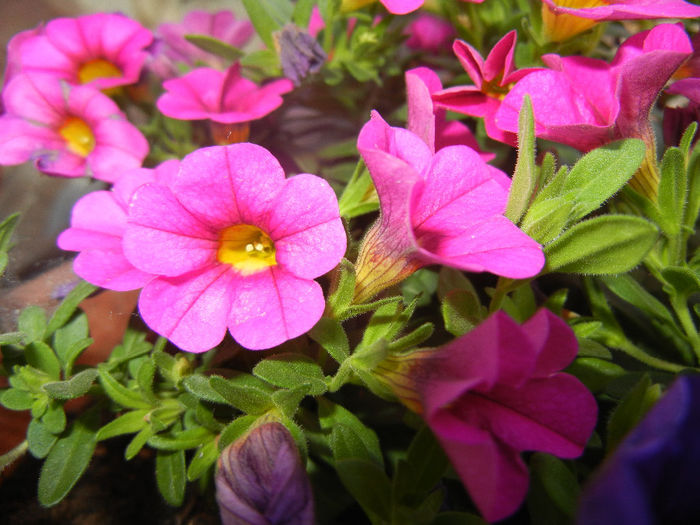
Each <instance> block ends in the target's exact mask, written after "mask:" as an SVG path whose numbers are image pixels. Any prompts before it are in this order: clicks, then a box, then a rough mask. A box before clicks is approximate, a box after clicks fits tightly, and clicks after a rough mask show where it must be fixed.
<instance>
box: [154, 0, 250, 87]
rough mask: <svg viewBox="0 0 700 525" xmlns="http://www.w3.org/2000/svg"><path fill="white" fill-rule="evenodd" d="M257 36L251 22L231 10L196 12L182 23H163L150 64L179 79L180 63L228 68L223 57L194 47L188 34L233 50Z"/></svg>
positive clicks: (163, 74)
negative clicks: (178, 66) (204, 37)
mask: <svg viewBox="0 0 700 525" xmlns="http://www.w3.org/2000/svg"><path fill="white" fill-rule="evenodd" d="M254 34H255V29H254V28H253V24H251V23H250V21H248V20H236V18H235V16H234V14H233V13H232V12H231V11H217V12H216V13H209V12H207V11H199V10H193V11H190V12H189V13H187V14H186V15H185V17H184V19H183V20H182V23H181V24H172V23H165V24H160V25H159V26H158V29H157V30H156V42H155V47H156V51H155V53H154V55H155V58H154V59H153V61H152V62H151V63H150V64H149V68H150V69H152V70H154V71H155V72H156V73H157V74H159V75H160V76H161V77H163V78H171V77H174V76H178V74H179V73H178V70H177V64H187V65H188V66H208V67H213V68H216V69H224V68H225V67H226V66H227V63H226V62H225V61H224V60H223V59H222V58H220V57H217V56H215V55H213V54H211V53H207V52H206V51H204V50H202V49H200V48H198V47H197V46H195V45H194V44H190V43H189V42H188V41H187V40H186V39H185V36H186V35H204V36H209V37H212V38H214V39H216V40H220V41H221V42H224V43H226V44H229V45H231V46H233V47H236V48H240V47H243V46H244V45H245V44H246V43H247V42H248V41H249V40H250V39H251V38H252V37H253V35H254Z"/></svg>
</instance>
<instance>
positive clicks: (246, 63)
mask: <svg viewBox="0 0 700 525" xmlns="http://www.w3.org/2000/svg"><path fill="white" fill-rule="evenodd" d="M253 1H255V0H253ZM241 66H242V68H243V71H244V73H245V74H246V76H253V77H254V76H255V75H258V76H260V77H261V78H265V77H270V76H279V75H280V74H281V73H282V70H281V69H280V61H279V57H278V56H277V53H276V52H275V51H273V50H270V49H260V50H258V51H253V52H252V53H248V54H247V55H246V56H244V57H243V58H241Z"/></svg>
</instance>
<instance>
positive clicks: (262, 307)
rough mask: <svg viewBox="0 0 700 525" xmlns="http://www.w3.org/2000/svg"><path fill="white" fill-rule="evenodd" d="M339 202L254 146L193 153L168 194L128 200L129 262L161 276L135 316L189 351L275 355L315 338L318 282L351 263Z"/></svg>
mask: <svg viewBox="0 0 700 525" xmlns="http://www.w3.org/2000/svg"><path fill="white" fill-rule="evenodd" d="M345 247H346V237H345V230H344V228H343V224H342V222H341V219H340V215H339V210H338V201H337V199H336V197H335V194H334V192H333V190H332V189H331V187H330V186H329V185H328V183H327V182H326V181H324V180H323V179H321V178H319V177H316V176H314V175H309V174H301V175H297V176H295V177H291V178H289V179H286V178H285V176H284V171H283V170H282V167H281V166H280V165H279V163H278V162H277V159H275V157H274V156H273V155H272V154H271V153H270V152H268V151H267V150H266V149H264V148H262V147H260V146H256V145H254V144H249V143H241V144H234V145H231V146H213V147H209V148H203V149H200V150H197V151H195V152H193V153H190V154H189V155H187V156H186V157H185V158H184V159H183V160H182V161H181V163H180V171H179V172H178V175H177V176H176V177H175V178H174V179H173V180H171V181H170V182H169V184H168V185H167V186H166V185H163V184H156V183H151V184H145V185H143V186H141V187H140V188H138V189H137V190H136V192H135V193H134V195H133V196H132V198H131V204H130V208H129V219H128V224H127V227H126V231H125V233H124V253H125V255H126V258H127V259H128V261H129V262H130V263H131V264H132V265H133V266H135V267H136V268H137V269H139V270H141V271H142V272H146V273H151V274H153V275H155V278H154V279H152V280H151V281H150V282H149V283H148V284H146V286H145V287H144V288H143V290H142V291H141V295H140V297H139V311H140V313H141V316H142V318H143V319H144V321H145V322H146V324H148V326H150V327H151V328H152V329H153V330H154V331H156V332H157V333H159V334H161V335H163V336H164V337H167V338H168V339H170V340H171V341H172V342H173V343H174V344H175V345H177V346H179V347H180V348H182V349H183V350H186V351H190V352H203V351H206V350H209V349H210V348H213V347H214V346H216V345H217V344H218V343H219V342H221V340H222V339H223V337H224V335H225V333H226V328H227V327H228V329H229V331H230V332H231V335H232V336H233V338H234V339H235V340H236V341H238V342H239V343H240V344H241V345H242V346H244V347H246V348H249V349H252V350H258V349H264V348H271V347H273V346H276V345H279V344H281V343H283V342H284V341H287V340H288V339H292V338H294V337H297V336H299V335H301V334H303V333H305V332H306V331H308V330H309V329H310V328H311V327H312V326H313V325H314V324H315V323H316V321H318V319H319V318H320V317H321V314H322V313H323V310H324V307H325V301H324V298H323V292H322V290H321V287H320V286H319V284H318V283H317V282H315V281H314V280H313V279H315V278H316V277H319V276H321V275H323V274H324V273H326V272H328V271H330V270H331V269H333V268H334V267H335V266H336V265H337V264H338V263H339V262H340V260H341V258H342V257H343V254H344V253H345Z"/></svg>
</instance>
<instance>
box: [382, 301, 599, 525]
mask: <svg viewBox="0 0 700 525" xmlns="http://www.w3.org/2000/svg"><path fill="white" fill-rule="evenodd" d="M576 351H577V343H576V337H575V336H574V334H573V332H572V331H571V329H570V328H569V327H568V326H567V325H566V323H565V322H564V321H562V320H561V319H559V318H558V317H557V316H555V315H554V314H552V313H551V312H549V311H548V310H544V309H543V310H540V311H539V312H537V313H536V314H535V315H534V316H533V317H532V318H531V319H530V320H528V321H527V322H525V323H524V324H523V325H518V324H517V323H515V322H514V321H513V320H512V319H511V318H510V317H508V316H507V315H506V314H505V313H503V312H502V311H499V312H496V313H495V314H493V315H492V316H491V317H489V318H488V319H487V320H486V321H484V322H483V323H482V324H481V325H479V326H478V327H476V328H475V329H474V330H472V331H471V332H469V333H467V334H466V335H464V336H462V337H460V338H459V339H456V340H454V341H452V342H451V343H449V344H447V345H445V346H442V347H440V348H437V349H434V350H422V351H417V352H414V353H411V354H404V355H400V356H393V357H389V358H388V359H386V360H385V361H384V362H383V363H381V364H380V365H379V367H378V369H377V372H378V373H379V374H381V375H380V379H383V380H384V381H385V382H386V384H387V385H388V386H390V387H391V388H392V389H393V390H394V391H395V392H396V394H397V395H398V396H399V398H400V399H401V400H402V401H404V402H405V403H406V404H407V405H408V406H409V407H410V408H412V409H414V410H417V411H419V412H420V413H422V416H423V418H424V419H425V421H426V422H427V424H428V425H429V426H430V428H431V429H432V431H433V432H434V433H435V435H436V437H437V438H438V440H439V441H440V443H441V444H442V446H443V448H444V449H445V452H446V453H447V455H448V457H449V458H450V461H451V462H452V464H453V465H454V467H455V470H456V471H457V473H458V474H459V477H460V478H461V480H462V482H463V483H464V485H465V487H466V488H467V490H468V491H469V494H470V496H471V497H472V500H473V501H474V503H475V504H476V506H477V507H478V508H479V510H480V511H481V513H482V514H483V516H484V517H485V518H486V519H487V520H488V521H497V520H500V519H503V518H505V517H507V516H509V515H510V514H512V513H513V512H515V511H516V510H517V509H518V507H519V506H520V504H521V503H522V501H523V499H524V498H525V494H526V493H527V486H528V471H527V467H526V465H525V463H524V462H523V460H522V458H521V457H520V452H521V451H524V450H538V451H542V452H547V453H549V454H554V455H556V456H559V457H562V458H573V457H577V456H579V455H580V454H581V453H582V452H583V448H584V446H585V444H586V442H587V440H588V438H589V437H590V435H591V433H592V431H593V428H594V426H595V424H596V420H597V405H596V402H595V399H594V397H593V395H592V394H591V393H590V392H589V391H588V390H587V389H586V387H585V386H584V385H583V384H582V383H581V382H580V381H579V380H578V379H576V378H575V377H574V376H572V375H569V374H565V373H562V372H560V370H562V369H563V368H565V367H566V366H567V365H568V364H569V363H571V361H573V359H574V357H576Z"/></svg>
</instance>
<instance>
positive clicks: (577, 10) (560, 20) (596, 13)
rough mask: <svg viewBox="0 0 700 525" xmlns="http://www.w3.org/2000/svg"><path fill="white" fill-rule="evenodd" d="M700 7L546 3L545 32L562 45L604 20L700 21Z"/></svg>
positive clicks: (668, 2) (648, 1) (645, 1)
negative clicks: (684, 19)
mask: <svg viewBox="0 0 700 525" xmlns="http://www.w3.org/2000/svg"><path fill="white" fill-rule="evenodd" d="M698 16H700V6H697V5H693V4H690V3H688V2H684V1H683V0H542V21H543V22H544V31H545V33H546V34H547V36H548V37H549V39H550V40H551V41H553V42H562V41H564V40H567V39H568V38H571V37H572V36H575V35H577V34H578V33H581V32H583V31H586V30H587V29H589V28H591V27H593V25H595V24H596V23H597V22H602V21H604V20H645V19H651V18H696V17H698Z"/></svg>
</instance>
